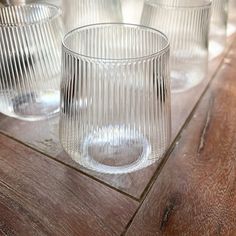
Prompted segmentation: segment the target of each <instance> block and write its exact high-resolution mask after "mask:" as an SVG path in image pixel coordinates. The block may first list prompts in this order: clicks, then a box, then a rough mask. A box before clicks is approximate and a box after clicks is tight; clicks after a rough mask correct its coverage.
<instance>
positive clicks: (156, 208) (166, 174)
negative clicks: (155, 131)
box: [0, 36, 236, 236]
mask: <svg viewBox="0 0 236 236" xmlns="http://www.w3.org/2000/svg"><path fill="white" fill-rule="evenodd" d="M235 38H236V36H234V37H231V38H230V39H229V42H228V47H227V50H226V52H225V55H224V56H223V55H222V56H220V57H218V58H217V59H215V60H214V61H213V62H211V63H210V66H209V67H210V68H209V74H208V77H207V78H206V79H205V80H204V81H203V83H202V84H201V85H199V86H198V87H196V88H194V89H192V90H191V91H189V92H186V93H182V94H178V95H173V98H172V113H173V115H172V116H173V124H172V125H173V135H172V140H173V143H172V145H171V147H170V149H169V150H168V152H167V153H166V155H165V157H163V158H162V159H161V160H160V161H159V162H157V163H155V164H154V165H152V166H149V167H147V168H145V169H143V170H140V171H138V172H135V173H131V174H126V175H104V174H98V173H94V172H91V171H89V170H86V169H84V168H83V167H81V166H79V165H78V164H76V163H74V162H73V161H72V160H71V159H70V158H69V157H68V156H67V155H66V154H65V153H64V152H63V150H62V148H61V146H60V144H59V141H58V135H57V129H58V120H57V119H52V120H50V121H45V122H44V123H42V122H41V123H37V122H33V123H27V122H23V121H17V120H15V119H11V118H8V117H6V116H4V115H0V235H23V236H25V235H26V236H28V235H81V236H87V235H89V236H90V235H96V236H97V235H98V236H99V235H101V236H106V235H128V236H130V235H134V236H138V235H143V236H146V235H147V236H149V235H150V236H152V235H170V236H175V235H181V236H182V235H223V236H225V235H236V40H235Z"/></svg>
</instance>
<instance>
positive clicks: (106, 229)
mask: <svg viewBox="0 0 236 236" xmlns="http://www.w3.org/2000/svg"><path fill="white" fill-rule="evenodd" d="M137 206H138V203H137V202H136V201H134V200H132V199H130V198H129V197H126V196H124V195H123V194H121V193H119V192H117V191H115V190H112V189H110V188H109V187H106V186H104V185H103V184H100V183H97V182H96V181H94V180H92V179H91V178H89V177H86V176H84V175H83V174H81V173H79V172H78V171H76V170H73V169H71V168H70V167H67V166H65V165H63V164H60V163H58V162H56V161H53V160H51V159H49V158H48V157H45V156H43V155H41V154H39V153H37V152H35V151H33V150H31V149H30V148H27V147H25V146H24V145H21V144H19V143H18V142H16V141H13V140H12V139H10V138H7V137H5V136H3V135H0V235H1V232H2V233H4V234H6V235H81V236H82V235H83V236H86V235H89V236H91V235H93V234H94V233H95V234H96V235H102V236H104V235H120V233H121V232H122V231H123V230H124V227H125V225H126V224H127V222H128V221H129V220H130V218H131V217H132V215H133V214H134V212H135V210H136V209H137Z"/></svg>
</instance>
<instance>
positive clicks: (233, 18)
mask: <svg viewBox="0 0 236 236" xmlns="http://www.w3.org/2000/svg"><path fill="white" fill-rule="evenodd" d="M234 33H236V0H229V17H228V28H227V35H229V36H230V35H232V34H234Z"/></svg>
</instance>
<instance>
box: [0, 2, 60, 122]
mask: <svg viewBox="0 0 236 236" xmlns="http://www.w3.org/2000/svg"><path fill="white" fill-rule="evenodd" d="M62 33H63V32H62V21H61V11H60V10H59V9H58V8H57V7H54V6H51V5H43V4H33V5H19V6H8V7H2V8H0V38H1V40H0V112H2V113H4V114H6V115H8V116H12V117H15V118H19V119H23V120H28V121H34V120H41V119H45V118H47V117H49V116H52V115H54V114H56V113H58V112H59V108H60V61H61V56H60V54H61V53H60V49H61V40H62V37H63V35H62Z"/></svg>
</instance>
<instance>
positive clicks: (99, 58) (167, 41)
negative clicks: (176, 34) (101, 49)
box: [62, 23, 170, 62]
mask: <svg viewBox="0 0 236 236" xmlns="http://www.w3.org/2000/svg"><path fill="white" fill-rule="evenodd" d="M104 25H106V26H109V25H121V26H130V27H139V28H143V29H147V30H151V31H153V32H155V33H156V34H158V35H159V36H161V37H162V38H163V39H165V40H166V44H165V46H163V47H162V49H160V50H158V51H157V52H154V53H150V54H148V55H145V56H139V57H127V58H125V57H124V58H109V57H108V58H104V57H93V56H88V55H84V54H82V53H79V52H75V51H73V50H72V49H70V48H69V47H68V46H67V45H66V39H67V38H69V37H71V36H73V34H75V33H76V32H79V31H82V30H84V29H88V28H92V27H99V26H104ZM62 47H63V50H65V51H66V52H68V53H69V54H71V55H74V56H76V57H81V58H86V59H90V60H103V61H106V62H122V61H131V60H132V61H137V60H144V59H148V58H152V57H155V56H158V55H162V54H164V53H166V52H167V51H168V50H170V42H169V39H168V37H167V36H166V35H165V34H164V33H163V32H161V31H160V30H157V29H155V28H152V27H148V26H144V25H138V24H131V23H96V24H89V25H84V26H81V27H77V28H75V29H73V30H71V31H69V32H68V33H67V34H66V35H65V36H64V38H63V40H62Z"/></svg>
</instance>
